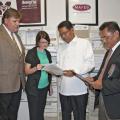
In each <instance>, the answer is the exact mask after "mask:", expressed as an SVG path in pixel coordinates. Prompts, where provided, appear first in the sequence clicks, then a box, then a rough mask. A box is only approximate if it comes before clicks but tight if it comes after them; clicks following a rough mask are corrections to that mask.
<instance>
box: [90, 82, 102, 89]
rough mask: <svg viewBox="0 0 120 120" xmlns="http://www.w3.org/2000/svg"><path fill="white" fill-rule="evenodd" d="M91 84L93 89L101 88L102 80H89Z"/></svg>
mask: <svg viewBox="0 0 120 120" xmlns="http://www.w3.org/2000/svg"><path fill="white" fill-rule="evenodd" d="M91 86H92V87H93V88H94V89H98V90H100V89H102V81H101V80H96V81H94V82H91Z"/></svg>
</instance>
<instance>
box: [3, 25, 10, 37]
mask: <svg viewBox="0 0 120 120" xmlns="http://www.w3.org/2000/svg"><path fill="white" fill-rule="evenodd" d="M3 27H4V28H5V30H6V31H7V33H8V34H9V35H10V36H11V32H10V30H8V28H7V27H6V26H5V25H4V24H3Z"/></svg>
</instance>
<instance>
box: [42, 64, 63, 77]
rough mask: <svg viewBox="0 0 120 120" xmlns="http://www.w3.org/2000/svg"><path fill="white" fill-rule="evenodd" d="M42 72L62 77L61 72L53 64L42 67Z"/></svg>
mask: <svg viewBox="0 0 120 120" xmlns="http://www.w3.org/2000/svg"><path fill="white" fill-rule="evenodd" d="M42 70H45V71H47V72H48V73H50V74H52V75H58V76H59V75H63V70H62V69H61V68H59V67H58V66H57V65H55V64H45V65H43V68H42Z"/></svg>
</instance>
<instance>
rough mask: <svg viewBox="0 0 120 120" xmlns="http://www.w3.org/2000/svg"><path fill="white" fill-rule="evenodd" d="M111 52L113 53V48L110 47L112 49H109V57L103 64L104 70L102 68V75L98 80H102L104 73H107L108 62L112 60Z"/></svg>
mask: <svg viewBox="0 0 120 120" xmlns="http://www.w3.org/2000/svg"><path fill="white" fill-rule="evenodd" d="M111 53H112V49H110V50H109V51H108V55H107V57H106V60H105V63H104V66H103V68H102V70H101V73H100V75H99V77H98V80H101V81H102V79H103V75H104V73H105V70H106V67H107V64H108V62H109V60H110V57H111Z"/></svg>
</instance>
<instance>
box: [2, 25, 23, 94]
mask: <svg viewBox="0 0 120 120" xmlns="http://www.w3.org/2000/svg"><path fill="white" fill-rule="evenodd" d="M16 36H17V37H18V40H19V42H20V44H21V47H22V53H21V54H18V52H17V49H18V48H16V47H15V45H14V43H13V41H12V40H11V37H10V36H9V34H8V33H7V31H6V30H5V28H4V27H3V25H1V26H0V93H12V92H16V91H18V90H19V89H20V85H21V82H22V85H23V87H24V86H25V76H24V54H25V52H24V46H23V44H22V42H21V40H20V37H19V36H18V35H17V33H16Z"/></svg>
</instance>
